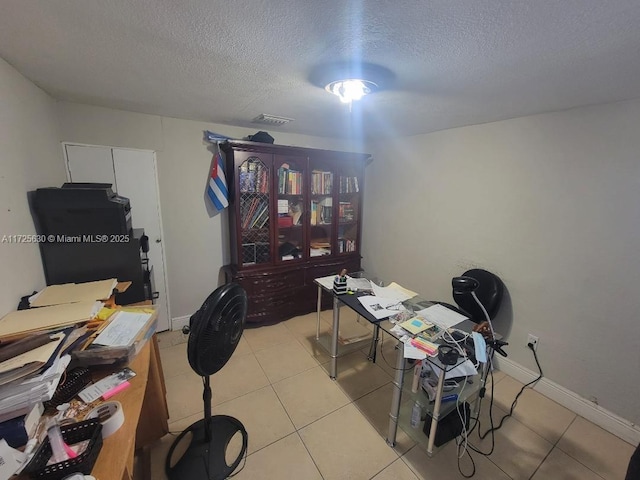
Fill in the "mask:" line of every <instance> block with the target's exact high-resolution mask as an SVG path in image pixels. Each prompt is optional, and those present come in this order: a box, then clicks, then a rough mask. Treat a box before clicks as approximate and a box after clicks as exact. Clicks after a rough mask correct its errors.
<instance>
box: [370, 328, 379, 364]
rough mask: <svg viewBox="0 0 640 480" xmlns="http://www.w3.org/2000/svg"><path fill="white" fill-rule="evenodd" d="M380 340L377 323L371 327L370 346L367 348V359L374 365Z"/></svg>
mask: <svg viewBox="0 0 640 480" xmlns="http://www.w3.org/2000/svg"><path fill="white" fill-rule="evenodd" d="M379 339H380V325H378V324H377V323H376V324H374V325H373V339H372V340H371V346H370V347H369V356H368V357H367V359H368V360H369V361H370V362H373V363H376V353H377V351H378V350H377V349H378V340H379Z"/></svg>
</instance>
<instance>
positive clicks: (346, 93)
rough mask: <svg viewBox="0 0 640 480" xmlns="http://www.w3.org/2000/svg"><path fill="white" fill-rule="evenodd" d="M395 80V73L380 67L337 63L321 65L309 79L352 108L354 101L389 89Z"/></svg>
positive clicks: (354, 63) (367, 64) (366, 64)
mask: <svg viewBox="0 0 640 480" xmlns="http://www.w3.org/2000/svg"><path fill="white" fill-rule="evenodd" d="M393 78H394V76H393V73H391V71H390V70H389V69H388V68H385V67H381V66H380V65H373V64H371V63H362V62H360V63H358V62H335V63H329V64H323V65H319V66H318V67H316V68H315V69H314V70H313V71H312V72H311V75H310V78H309V79H310V80H311V83H313V84H314V85H316V86H318V87H322V88H324V89H325V90H326V91H327V92H329V93H333V94H334V95H336V96H338V98H340V101H341V102H342V103H346V104H348V105H349V107H351V104H352V103H353V102H354V101H358V100H360V99H362V98H363V97H364V96H365V95H368V94H370V93H374V92H377V91H379V90H382V89H386V88H389V86H390V85H391V83H392V81H393Z"/></svg>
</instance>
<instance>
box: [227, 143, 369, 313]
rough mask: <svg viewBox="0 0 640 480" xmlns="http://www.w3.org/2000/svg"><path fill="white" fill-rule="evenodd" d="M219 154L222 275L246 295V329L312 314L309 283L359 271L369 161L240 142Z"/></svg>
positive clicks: (312, 288)
mask: <svg viewBox="0 0 640 480" xmlns="http://www.w3.org/2000/svg"><path fill="white" fill-rule="evenodd" d="M221 148H222V150H223V152H224V153H225V156H226V162H225V165H226V175H227V185H228V188H229V196H230V198H229V203H230V205H229V237H230V242H229V244H230V254H231V263H230V264H229V265H226V266H225V267H223V270H224V273H225V279H226V281H227V282H231V281H233V282H237V283H239V284H240V285H242V287H243V288H244V289H245V290H246V291H247V295H248V297H249V313H248V316H247V322H251V323H274V322H278V321H281V320H285V319H287V318H290V317H294V316H296V315H302V314H305V313H309V312H312V311H314V310H315V309H316V306H317V304H316V300H317V287H316V286H315V285H314V284H313V279H314V278H317V277H323V276H326V275H332V274H334V273H338V272H339V271H340V270H342V269H343V268H345V269H347V271H351V272H353V271H357V270H360V269H361V267H360V259H361V256H360V246H361V241H362V239H361V230H362V228H361V219H362V206H363V189H364V168H365V165H366V162H367V160H368V159H369V157H370V155H368V154H362V153H347V152H336V151H329V150H317V149H309V148H301V147H289V146H282V145H272V144H264V143H255V142H246V141H229V142H225V143H223V144H222V145H221ZM325 297H326V298H327V301H328V300H329V297H328V296H326V295H325ZM329 303H330V302H328V303H327V304H326V305H325V307H326V308H330V307H331V305H330V304H329Z"/></svg>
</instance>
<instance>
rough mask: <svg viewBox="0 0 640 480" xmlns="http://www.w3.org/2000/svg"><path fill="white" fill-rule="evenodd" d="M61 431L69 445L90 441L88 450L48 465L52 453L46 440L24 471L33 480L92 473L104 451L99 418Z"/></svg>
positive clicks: (55, 478)
mask: <svg viewBox="0 0 640 480" xmlns="http://www.w3.org/2000/svg"><path fill="white" fill-rule="evenodd" d="M60 431H61V432H62V438H63V439H64V441H65V443H66V444H67V445H73V444H75V443H79V442H83V441H85V440H89V444H88V445H87V448H85V450H84V452H82V453H81V454H80V455H78V456H77V457H76V458H70V459H69V460H65V461H64V462H58V463H53V464H51V465H47V462H48V461H49V459H50V458H51V455H52V452H51V445H49V439H48V438H45V440H44V441H43V442H42V445H40V447H39V448H38V450H37V451H36V453H35V455H34V456H33V459H32V460H31V462H29V465H27V467H26V468H25V470H24V471H25V473H27V474H28V475H29V476H30V477H31V478H43V479H47V480H60V479H62V478H64V477H66V476H68V475H71V474H72V473H83V474H85V475H89V474H90V473H91V470H92V469H93V466H94V465H95V463H96V460H97V459H98V454H99V453H100V450H101V449H102V424H101V423H100V421H99V420H98V419H97V418H92V419H91V420H84V421H82V422H77V423H73V424H71V425H64V426H61V427H60Z"/></svg>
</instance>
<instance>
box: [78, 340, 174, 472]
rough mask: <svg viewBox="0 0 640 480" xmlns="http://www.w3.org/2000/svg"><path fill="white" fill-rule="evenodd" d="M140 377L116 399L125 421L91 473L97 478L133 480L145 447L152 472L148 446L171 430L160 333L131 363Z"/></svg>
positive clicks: (144, 458) (145, 458)
mask: <svg viewBox="0 0 640 480" xmlns="http://www.w3.org/2000/svg"><path fill="white" fill-rule="evenodd" d="M129 367H130V368H131V369H132V370H133V371H134V372H136V376H135V377H133V378H132V379H131V380H129V382H130V383H131V386H130V387H129V388H127V389H126V390H124V391H122V392H121V393H119V394H118V395H117V396H115V397H114V398H113V400H117V401H118V402H120V403H121V404H122V408H123V410H124V416H125V422H124V425H122V427H120V429H119V430H118V431H117V432H116V433H114V434H113V435H111V436H110V437H108V438H105V439H104V444H103V446H102V450H101V451H100V455H99V456H98V460H97V461H96V464H95V465H94V467H93V471H92V472H91V475H93V476H94V477H96V479H97V480H116V479H123V480H130V479H132V478H133V458H134V452H135V450H137V449H143V451H142V453H143V456H142V461H143V469H145V470H146V472H145V473H146V474H147V475H148V471H149V470H148V467H149V463H148V462H149V459H148V455H149V452H148V449H147V448H146V447H148V445H150V444H151V443H153V442H154V441H156V440H158V439H160V438H162V437H163V436H164V435H165V434H167V433H168V432H169V425H168V418H169V410H168V407H167V400H166V388H165V384H164V375H163V372H162V363H161V362H160V352H159V350H158V341H157V339H156V336H155V335H153V337H152V338H151V339H150V340H149V341H148V342H147V344H146V345H145V346H144V347H143V348H142V350H141V351H140V353H138V355H137V356H136V357H135V358H134V359H133V361H132V362H131V363H130V364H129Z"/></svg>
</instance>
